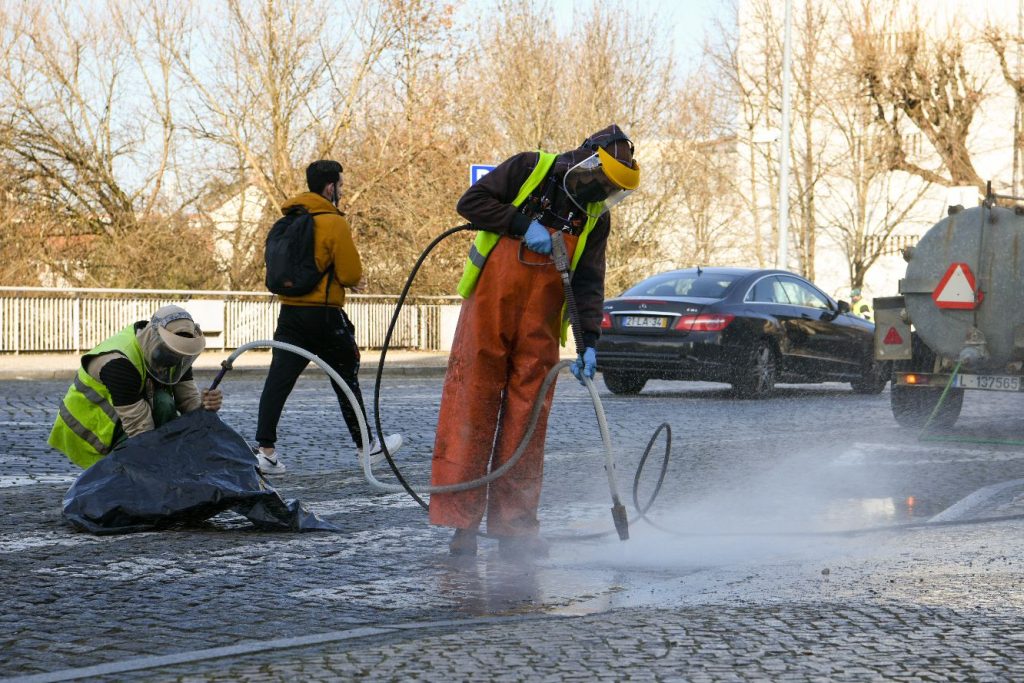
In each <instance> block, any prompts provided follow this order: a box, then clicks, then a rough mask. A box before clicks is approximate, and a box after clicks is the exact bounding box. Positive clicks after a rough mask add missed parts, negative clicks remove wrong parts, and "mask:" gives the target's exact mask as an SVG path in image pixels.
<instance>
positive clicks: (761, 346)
mask: <svg viewBox="0 0 1024 683" xmlns="http://www.w3.org/2000/svg"><path fill="white" fill-rule="evenodd" d="M739 373H740V374H739V375H737V376H736V378H735V379H733V381H732V388H733V390H734V391H735V392H736V394H738V395H739V396H740V397H741V398H767V397H769V396H771V395H772V392H773V391H775V378H776V376H777V374H778V359H777V358H776V356H775V349H773V348H772V345H771V343H770V342H769V341H768V340H767V339H762V340H761V341H760V342H758V343H757V346H755V347H754V350H753V351H752V352H751V353H750V355H749V356H748V357H747V361H746V362H745V363H743V364H742V365H741V367H740V370H739Z"/></svg>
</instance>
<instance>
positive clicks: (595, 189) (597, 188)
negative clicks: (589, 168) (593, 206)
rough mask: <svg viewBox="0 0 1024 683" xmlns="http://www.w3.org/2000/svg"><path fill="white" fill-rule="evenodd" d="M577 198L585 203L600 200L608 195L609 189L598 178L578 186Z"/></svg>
mask: <svg viewBox="0 0 1024 683" xmlns="http://www.w3.org/2000/svg"><path fill="white" fill-rule="evenodd" d="M575 195H576V198H577V199H579V200H580V201H581V202H583V203H587V204H589V203H591V202H600V201H603V200H605V199H606V198H607V197H608V189H607V188H605V187H603V186H602V185H601V183H599V182H597V181H596V180H595V181H593V182H590V183H586V184H581V185H578V186H577V187H576V192H575Z"/></svg>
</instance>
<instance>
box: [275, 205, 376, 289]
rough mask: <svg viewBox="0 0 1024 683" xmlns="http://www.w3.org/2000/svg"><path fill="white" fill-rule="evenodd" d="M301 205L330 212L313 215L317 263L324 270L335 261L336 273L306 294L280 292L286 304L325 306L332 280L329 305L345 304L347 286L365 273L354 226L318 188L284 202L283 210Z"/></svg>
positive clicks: (356, 282) (350, 285)
mask: <svg viewBox="0 0 1024 683" xmlns="http://www.w3.org/2000/svg"><path fill="white" fill-rule="evenodd" d="M297 206H301V207H304V208H305V209H306V211H308V212H310V213H319V212H321V211H322V212H326V213H324V214H322V215H320V216H314V217H313V240H314V248H315V250H316V267H317V268H318V269H319V270H320V271H324V270H326V269H327V267H328V266H330V265H331V264H332V263H333V264H334V275H333V277H325V278H323V279H322V280H320V283H319V284H318V285H317V286H316V288H315V289H314V290H313V291H311V292H308V293H306V294H303V295H302V296H279V297H278V298H279V299H280V300H281V303H282V304H288V305H290V306H323V305H324V294H325V293H328V292H327V284H328V281H329V280H330V281H331V282H330V291H329V293H328V298H327V302H326V305H328V306H343V305H344V304H345V288H346V287H353V286H355V285H357V284H359V279H360V278H361V277H362V276H363V264H362V263H361V262H360V260H359V252H358V251H356V245H355V243H354V242H353V241H352V230H351V228H350V227H349V225H348V221H347V220H346V219H345V217H344V216H343V215H341V212H340V211H338V209H336V208H335V206H334V205H333V204H331V203H330V202H329V201H327V200H326V199H325V198H324V197H323V195H319V194H317V193H315V192H303V193H302V194H300V195H298V196H295V197H292V198H291V199H289V200H288V201H287V202H285V203H284V205H283V206H281V212H282V214H285V213H288V211H289V209H292V208H294V207H297Z"/></svg>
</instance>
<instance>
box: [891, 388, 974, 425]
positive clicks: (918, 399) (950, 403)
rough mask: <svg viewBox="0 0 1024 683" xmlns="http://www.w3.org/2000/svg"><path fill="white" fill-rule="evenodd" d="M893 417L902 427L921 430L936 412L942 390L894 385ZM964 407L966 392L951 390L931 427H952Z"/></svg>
mask: <svg viewBox="0 0 1024 683" xmlns="http://www.w3.org/2000/svg"><path fill="white" fill-rule="evenodd" d="M890 396H891V398H890V402H891V405H892V416H893V417H895V418H896V422H898V423H899V425H900V426H901V427H907V428H910V429H921V428H922V427H924V425H925V423H926V422H927V421H928V418H929V417H930V416H931V414H932V411H934V410H935V406H936V404H937V403H938V402H939V397H940V396H942V389H939V388H938V387H907V386H900V385H898V384H894V385H893V386H892V392H891V394H890ZM963 405H964V390H963V389H950V390H949V393H948V394H947V395H946V400H945V401H943V403H942V407H941V408H940V409H939V412H938V413H937V414H936V415H935V419H934V420H932V424H931V426H935V427H952V426H953V425H954V424H955V423H956V421H957V418H959V417H960V410H961V408H963Z"/></svg>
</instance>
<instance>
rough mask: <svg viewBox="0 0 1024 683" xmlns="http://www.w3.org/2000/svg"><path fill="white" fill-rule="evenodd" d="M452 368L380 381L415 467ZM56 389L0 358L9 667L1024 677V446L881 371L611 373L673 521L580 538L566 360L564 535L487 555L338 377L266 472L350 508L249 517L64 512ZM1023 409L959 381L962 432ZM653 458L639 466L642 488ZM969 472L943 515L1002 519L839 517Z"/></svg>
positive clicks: (243, 409) (593, 447) (309, 395)
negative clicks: (361, 450)
mask: <svg viewBox="0 0 1024 683" xmlns="http://www.w3.org/2000/svg"><path fill="white" fill-rule="evenodd" d="M261 385H262V379H261V378H255V377H248V376H246V377H240V378H237V379H231V378H229V380H228V381H227V382H226V383H225V385H224V387H223V388H224V390H225V394H226V397H225V408H224V409H223V411H222V417H223V419H224V420H225V422H227V423H228V424H230V425H231V426H233V427H234V428H235V429H236V430H238V431H239V432H240V433H241V434H243V435H245V436H250V437H251V435H252V432H253V430H254V429H255V412H256V405H257V402H258V398H259V396H258V394H259V390H260V388H261ZM440 386H441V380H440V379H439V378H415V377H411V378H403V377H397V378H388V379H386V380H385V384H384V387H383V390H382V395H383V405H382V413H383V414H382V419H383V421H384V423H385V427H386V429H387V430H389V431H390V430H400V431H402V432H403V434H404V435H405V437H406V444H407V445H406V447H405V448H403V450H402V452H401V453H400V455H399V461H400V463H401V464H402V465H403V467H404V470H403V471H404V472H405V473H406V474H407V475H408V476H409V477H410V478H411V479H412V480H413V481H419V482H423V481H426V479H427V477H428V474H429V453H430V449H431V447H432V444H433V437H434V432H433V429H434V423H435V420H436V413H437V408H438V402H439V394H440ZM65 389H66V382H63V381H25V382H3V383H0V427H2V429H3V432H2V436H0V467H2V474H0V509H2V510H3V512H4V514H3V515H0V568H2V570H3V575H4V577H5V578H6V579H7V580H6V581H5V582H4V587H3V588H2V589H0V597H2V602H3V605H4V608H3V610H2V611H0V627H2V628H0V677H21V678H22V679H23V680H24V679H27V680H68V679H71V678H75V677H79V678H91V679H96V680H139V679H145V680H161V681H164V680H167V681H171V680H174V681H177V680H181V681H204V680H253V681H263V680H331V679H341V680H345V679H351V678H363V677H365V678H370V679H379V680H407V679H408V680H467V679H469V678H484V679H493V680H565V679H575V680H584V679H586V680H592V679H611V680H822V681H824V680H880V679H888V680H1022V679H1024V664H1022V663H1021V661H1022V657H1021V656H1022V655H1024V631H1022V630H1021V627H1020V625H1021V623H1024V622H1022V609H1024V585H1022V582H1024V573H1022V572H1021V567H1020V563H1021V562H1022V559H1021V558H1022V557H1024V553H1022V552H1021V551H1022V550H1024V540H1022V539H1024V536H1022V533H1021V532H1022V530H1024V522H1022V521H1021V520H1019V519H1016V518H1014V516H1015V515H1018V514H1020V513H1021V512H1024V495H1022V490H1024V489H1021V487H1020V486H1017V485H1015V484H1012V483H1009V484H1008V483H1007V482H1012V481H1013V480H1015V479H1024V452H1021V451H1020V450H1019V449H1014V448H1011V447H1006V446H998V445H989V444H986V445H980V444H973V445H972V444H953V443H939V444H930V443H928V444H926V443H920V442H918V441H917V440H916V435H915V434H911V433H907V432H906V431H903V430H899V429H897V428H896V426H895V424H894V422H893V420H892V417H891V415H890V414H889V409H888V400H887V399H888V397H887V395H886V394H883V395H882V396H859V395H856V394H853V393H852V392H851V391H850V390H849V389H848V387H846V386H843V385H836V384H826V385H815V386H808V387H789V386H787V387H783V388H782V389H781V390H780V395H779V397H777V398H775V399H772V400H770V401H763V402H754V401H738V400H735V399H733V398H731V397H730V396H729V395H728V393H727V392H726V391H724V390H723V388H722V387H721V385H702V384H691V383H668V382H653V383H651V385H650V388H649V389H646V390H645V391H644V392H643V393H642V394H641V395H639V396H635V397H617V396H612V395H611V394H605V393H602V399H603V401H604V407H605V411H606V413H607V416H608V420H609V425H610V428H611V431H612V435H613V439H614V440H615V444H616V447H617V451H618V454H617V455H618V457H619V460H618V473H619V486H620V489H621V490H622V492H623V494H624V497H625V498H626V499H627V501H628V500H629V499H630V498H631V495H630V487H631V483H632V477H633V472H634V471H635V468H636V465H637V462H638V461H639V458H640V455H641V453H642V451H643V448H644V446H645V445H646V443H647V440H648V439H649V438H650V435H651V434H652V432H653V431H654V429H655V428H656V427H657V425H658V424H660V423H661V422H663V421H668V422H669V423H670V424H671V425H672V429H673V457H672V460H671V462H670V464H669V467H668V472H667V475H666V480H665V485H664V487H663V489H662V493H661V495H660V497H659V498H658V501H657V503H656V505H655V507H654V508H653V509H652V510H651V512H650V514H651V517H652V519H653V521H655V522H656V523H657V524H658V525H659V526H660V527H662V528H664V529H665V530H667V531H659V530H656V529H653V528H651V527H649V526H647V525H644V524H643V523H641V522H634V524H633V526H632V529H631V531H632V538H631V540H630V541H628V542H626V543H622V542H620V541H618V540H614V538H613V537H605V538H601V539H597V540H588V541H575V542H570V541H568V540H559V538H558V537H562V536H565V535H570V536H571V535H576V536H580V535H583V534H587V533H589V532H592V531H602V530H605V529H607V528H609V527H610V519H609V517H610V516H609V514H608V507H609V503H608V491H607V483H606V482H607V479H606V475H605V473H604V471H603V459H602V453H601V445H600V440H599V437H598V435H597V430H596V427H595V420H594V417H593V408H592V407H591V405H590V402H589V399H588V397H587V395H586V392H584V391H583V390H582V389H580V388H579V387H578V386H577V385H575V384H574V383H573V382H572V381H571V380H569V379H568V378H563V379H562V380H561V381H560V384H559V389H558V392H557V394H556V400H555V406H554V408H553V411H552V417H551V420H550V427H549V433H548V440H547V453H548V456H547V461H546V468H547V472H546V478H545V491H544V496H543V499H542V506H541V516H542V524H543V527H544V531H545V533H546V534H547V535H548V536H549V538H552V539H553V551H552V556H551V558H549V559H546V560H543V561H538V562H535V563H529V562H524V561H512V562H509V561H505V560H503V559H502V558H500V557H499V556H498V554H497V552H496V549H495V548H494V547H493V546H492V545H491V543H490V541H487V540H484V541H483V542H482V546H481V554H480V555H479V556H478V557H477V558H476V559H475V560H469V561H453V560H451V559H449V558H448V556H447V555H446V553H445V551H446V542H447V533H446V532H445V531H444V530H440V529H434V528H432V527H430V526H428V525H427V524H426V522H425V516H424V514H423V512H422V511H421V510H420V508H419V507H418V506H417V505H416V504H415V503H414V502H413V501H411V499H409V498H408V497H407V496H405V495H404V494H386V493H378V492H374V491H372V490H370V489H369V487H368V486H367V485H366V483H365V481H364V480H363V479H362V477H361V473H360V471H359V470H358V467H357V464H356V460H355V457H354V455H355V452H354V447H353V445H352V444H351V443H350V440H349V438H348V437H347V434H345V432H344V426H343V424H342V422H341V420H340V416H339V414H338V407H337V404H336V402H335V400H334V396H333V393H332V392H330V389H329V387H328V385H327V382H326V380H321V379H319V378H316V377H306V376H304V377H303V378H302V379H301V380H300V382H299V384H298V386H297V388H296V392H295V393H294V394H293V396H292V398H291V399H290V401H289V403H288V406H287V410H286V413H285V416H284V418H283V420H282V425H281V430H280V431H281V434H282V440H281V442H280V444H279V446H280V448H281V450H282V454H283V457H284V459H285V462H286V464H287V465H288V467H289V472H288V473H287V474H286V475H283V476H280V477H276V478H274V479H273V480H272V482H273V483H274V485H275V486H276V487H277V488H278V489H279V490H280V491H281V492H282V494H283V495H285V496H286V497H289V498H291V497H297V498H300V499H301V500H303V502H305V503H307V504H308V506H309V507H310V508H311V509H312V510H314V511H316V512H317V513H319V514H321V515H323V516H324V517H326V518H328V519H330V520H331V521H332V522H334V523H335V524H337V525H338V526H340V527H341V528H342V529H343V533H341V534H289V533H276V534H269V533H257V532H254V531H252V530H250V529H249V527H248V523H247V522H246V521H245V520H244V519H243V518H241V517H237V516H235V515H232V514H225V515H221V516H219V517H217V518H215V519H214V520H212V522H211V523H210V524H209V525H207V526H206V527H204V528H201V529H190V530H180V531H169V532H161V533H143V534H132V535H126V536H113V537H94V536H89V535H86V534H79V533H75V532H73V531H71V530H69V529H68V528H67V527H66V526H64V525H63V524H62V522H61V520H60V500H61V497H62V495H63V492H64V491H65V490H66V489H67V487H68V485H69V484H70V482H71V481H72V480H73V477H74V475H75V470H74V468H73V466H72V465H70V464H69V463H68V462H67V461H66V460H65V459H64V458H63V456H60V455H59V454H57V453H55V452H53V451H51V450H49V449H48V448H47V447H46V446H45V438H46V434H47V433H48V430H49V426H50V422H51V420H52V416H53V411H54V407H55V406H56V404H57V402H58V401H59V398H60V397H61V396H62V395H63V392H64V390H65ZM364 391H365V393H366V395H367V398H368V401H369V400H370V396H371V395H372V393H371V388H370V387H364ZM1020 409H1021V397H1018V396H1002V395H997V396H994V395H988V394H980V395H970V396H969V397H968V399H967V401H966V402H965V407H964V413H963V417H962V419H961V422H960V424H959V426H958V427H957V430H956V435H957V436H961V437H962V436H974V437H986V438H991V437H998V438H1020V433H1019V432H1020V431H1021V429H1020V420H1019V417H1018V416H1019V414H1020ZM655 452H656V453H655V455H654V456H652V459H654V458H655V456H660V447H656V448H655ZM659 467H660V462H656V461H652V462H650V463H648V465H647V468H646V469H645V470H644V473H643V476H642V477H641V487H640V488H641V496H640V497H641V499H643V498H645V497H646V495H649V491H650V490H651V489H652V487H653V485H654V480H655V477H656V476H657V470H658V469H659ZM381 477H382V478H385V477H384V476H383V475H381ZM385 479H386V478H385ZM986 487H989V488H986ZM979 489H982V492H981V493H977V494H975V495H974V496H973V497H972V498H970V499H968V500H967V501H965V502H963V503H961V504H960V505H959V506H957V507H955V508H953V509H952V510H950V512H947V513H946V514H945V517H944V518H945V519H946V520H947V521H949V522H957V521H961V522H963V521H973V520H977V519H979V518H986V517H988V518H992V519H996V518H1002V521H990V522H989V523H982V524H960V525H949V526H941V525H931V526H927V525H924V526H911V527H907V528H904V529H890V530H886V531H874V532H869V533H845V534H827V533H825V532H836V531H844V530H852V529H853V530H855V529H864V528H874V527H879V526H889V527H891V526H892V525H897V524H906V523H912V524H914V523H917V522H923V521H924V520H926V519H928V518H930V517H931V516H932V515H934V514H936V513H939V512H942V511H943V510H946V509H947V508H950V506H952V505H954V504H956V503H957V502H958V501H961V500H962V499H964V498H965V497H966V496H968V495H970V494H972V493H973V492H975V491H977V490H979ZM630 507H631V506H630ZM754 534H760V535H754ZM807 534H810V535H807ZM215 648H225V649H221V650H216V649H215ZM87 667H94V668H92V669H87ZM62 672H63V673H62Z"/></svg>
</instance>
